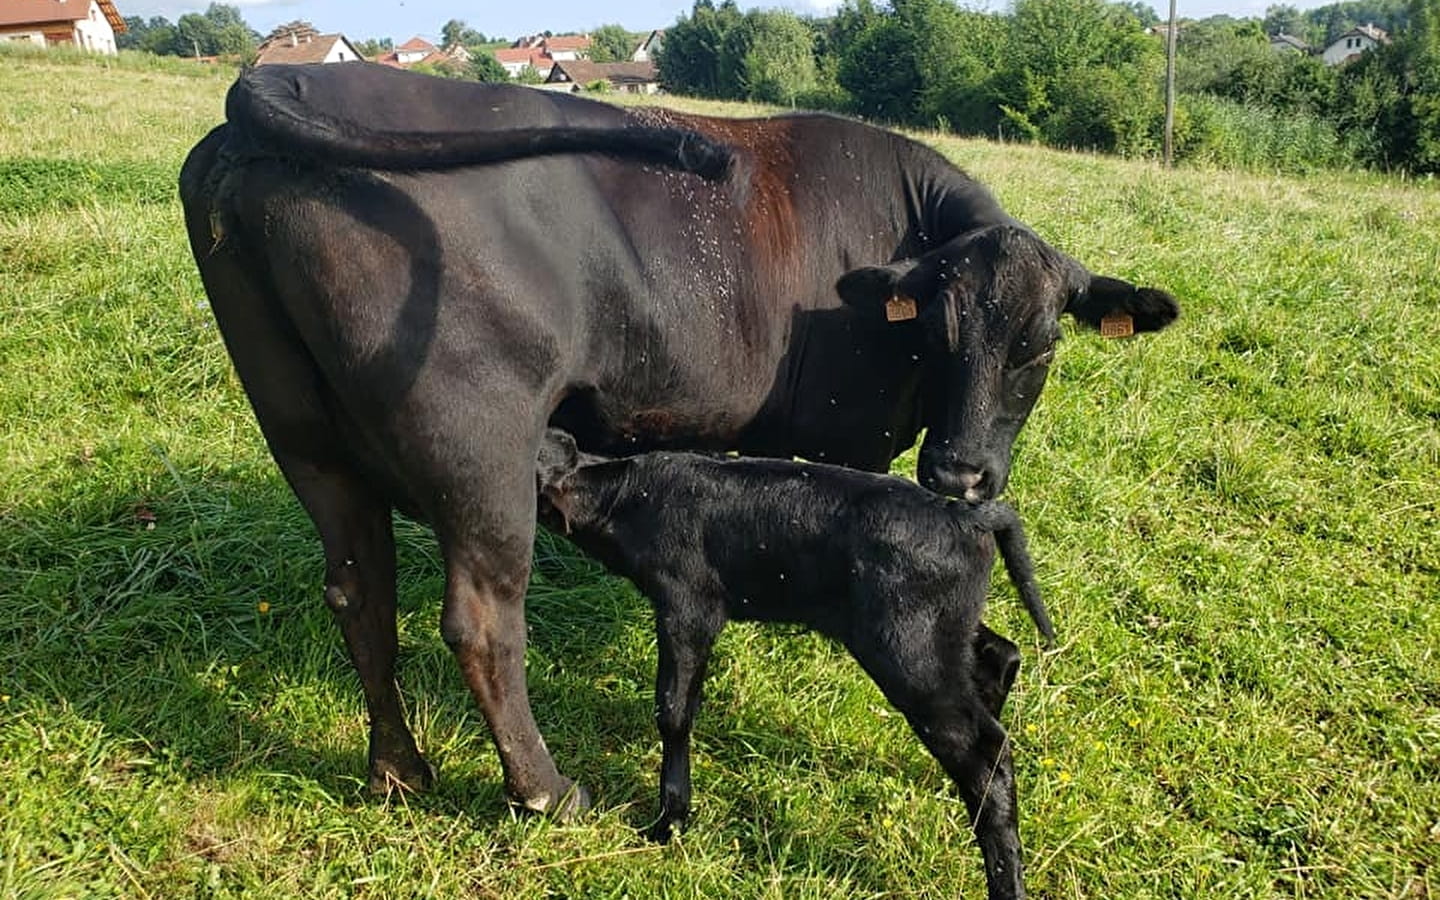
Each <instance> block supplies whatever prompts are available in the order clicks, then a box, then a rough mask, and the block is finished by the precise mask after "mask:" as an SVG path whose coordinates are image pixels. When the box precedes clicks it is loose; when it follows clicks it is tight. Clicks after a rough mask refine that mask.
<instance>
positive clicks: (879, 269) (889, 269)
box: [835, 260, 918, 322]
mask: <svg viewBox="0 0 1440 900" xmlns="http://www.w3.org/2000/svg"><path fill="white" fill-rule="evenodd" d="M915 266H916V263H915V262H914V261H913V260H906V261H904V262H898V263H891V264H890V265H888V266H864V267H862V268H859V269H851V270H850V271H849V272H846V273H845V274H844V275H841V276H840V280H839V281H837V282H835V293H837V294H839V295H840V299H841V300H843V301H845V305H847V306H851V307H854V308H855V309H856V310H858V311H859V312H862V313H866V314H874V315H876V316H884V317H885V318H886V319H888V320H889V321H892V322H895V321H904V320H905V319H913V318H915V316H916V314H917V308H918V304H917V301H916V298H915V297H914V296H912V295H910V294H908V293H907V292H906V291H905V289H904V286H903V285H902V284H901V281H902V280H904V279H905V276H906V275H909V274H910V273H911V272H912V271H913V270H914V269H915Z"/></svg>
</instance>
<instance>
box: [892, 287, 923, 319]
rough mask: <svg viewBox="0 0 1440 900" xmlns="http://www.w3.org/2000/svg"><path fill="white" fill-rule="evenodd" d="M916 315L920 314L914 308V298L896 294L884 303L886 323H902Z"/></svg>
mask: <svg viewBox="0 0 1440 900" xmlns="http://www.w3.org/2000/svg"><path fill="white" fill-rule="evenodd" d="M918 315H920V313H919V312H918V311H917V310H916V308H915V298H914V297H907V296H905V295H904V294H896V295H895V296H893V297H891V298H890V299H889V300H886V301H885V321H887V322H904V321H906V320H907V319H913V318H915V317H916V316H918Z"/></svg>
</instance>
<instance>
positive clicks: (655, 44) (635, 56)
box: [630, 29, 665, 62]
mask: <svg viewBox="0 0 1440 900" xmlns="http://www.w3.org/2000/svg"><path fill="white" fill-rule="evenodd" d="M664 44H665V31H664V29H657V30H655V31H652V32H650V33H649V34H648V35H646V37H645V40H643V41H641V42H640V46H638V47H636V48H635V52H634V53H632V54H630V61H631V62H654V61H655V54H656V53H659V52H660V48H661V47H662V46H664Z"/></svg>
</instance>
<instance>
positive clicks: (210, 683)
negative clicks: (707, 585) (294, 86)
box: [0, 55, 1440, 900]
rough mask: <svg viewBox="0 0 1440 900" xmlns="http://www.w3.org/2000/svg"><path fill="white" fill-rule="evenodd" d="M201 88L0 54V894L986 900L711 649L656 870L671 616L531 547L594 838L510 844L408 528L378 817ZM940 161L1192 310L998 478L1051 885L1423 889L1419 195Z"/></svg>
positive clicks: (1437, 826)
mask: <svg viewBox="0 0 1440 900" xmlns="http://www.w3.org/2000/svg"><path fill="white" fill-rule="evenodd" d="M100 74H103V77H98V76H99V75H100ZM225 86H226V83H225V81H224V80H223V79H205V78H199V79H197V78H193V77H190V76H189V75H188V74H187V75H182V74H179V73H174V72H158V71H136V70H130V69H124V68H116V69H105V70H101V69H97V68H96V67H95V66H94V65H93V64H92V63H90V62H80V63H78V64H72V63H68V62H67V63H65V64H57V62H56V61H55V59H54V58H52V57H46V58H44V59H32V58H30V57H17V56H10V55H0V98H4V100H3V102H0V198H3V203H0V280H3V284H4V285H5V287H6V290H5V293H4V297H3V300H0V311H3V315H0V422H3V423H4V427H3V428H0V458H3V463H0V896H7V897H9V896H15V897H67V896H127V897H144V896H155V897H177V896H205V897H228V896H234V897H240V896H243V897H247V898H249V897H293V896H315V897H328V896H337V897H340V896H344V897H352V896H361V897H365V896H371V897H387V898H389V897H404V896H425V897H433V896H459V895H469V896H480V897H505V898H513V897H545V896H566V897H623V896H629V897H637V898H638V897H705V898H708V897H718V896H726V897H729V896H735V897H766V898H780V897H784V898H787V900H788V898H797V897H798V898H834V897H842V896H843V897H876V898H878V897H901V896H906V897H910V896H913V897H955V896H967V897H972V896H979V895H981V892H982V891H983V878H982V875H981V870H980V865H979V857H978V853H977V852H976V851H975V848H974V847H973V844H972V842H971V840H970V838H969V834H968V824H967V821H966V815H965V812H964V808H963V805H962V804H961V803H959V802H958V800H957V799H955V797H954V796H953V794H952V792H951V790H950V788H949V785H948V784H947V782H946V779H945V778H944V777H943V775H942V774H941V773H940V771H939V770H938V767H937V766H936V765H935V764H934V762H933V760H931V759H930V758H929V757H928V756H927V755H926V754H925V752H924V751H923V749H922V748H921V747H920V746H919V744H918V742H917V741H916V740H915V739H914V738H913V736H912V735H911V734H910V733H909V731H908V729H907V728H906V727H905V725H904V723H903V722H902V721H900V720H899V719H898V717H896V716H895V715H893V714H892V713H891V712H890V711H889V709H888V708H887V706H886V704H885V703H884V701H883V699H882V698H881V697H880V695H879V694H878V692H877V691H876V690H875V689H874V687H873V686H872V685H871V684H870V683H869V682H868V680H866V678H865V677H864V676H863V674H861V673H860V672H859V671H858V669H857V667H856V666H854V665H853V663H851V662H850V661H849V660H848V659H847V658H845V657H844V655H843V654H841V653H839V652H837V651H836V650H835V649H834V648H833V647H831V646H829V645H827V644H826V643H824V642H823V641H820V640H818V639H816V638H814V637H813V636H808V635H796V634H791V633H789V632H787V631H784V630H773V629H768V630H767V629H759V628H746V627H738V626H737V627H735V628H732V629H730V630H728V631H727V632H726V634H725V635H724V637H723V638H722V640H721V642H720V646H719V648H718V652H717V657H716V659H715V662H714V664H713V670H712V671H713V674H712V678H711V681H710V683H709V692H708V696H707V702H706V706H705V708H704V709H703V710H702V713H701V716H700V720H699V722H698V733H697V736H696V741H695V743H696V753H695V755H696V759H695V781H696V791H697V798H696V799H697V821H696V822H695V828H694V830H693V831H692V832H690V833H689V834H687V835H686V836H685V837H684V838H683V839H682V840H680V841H679V842H678V843H677V844H675V845H673V846H670V847H666V848H663V849H662V848H657V847H653V846H651V845H648V844H646V843H645V842H644V841H642V840H640V839H639V838H638V836H637V835H636V828H637V827H639V826H642V825H643V824H645V823H646V822H647V821H648V819H649V817H650V815H651V814H652V812H653V803H654V796H653V795H654V785H655V782H656V778H657V767H658V761H659V746H658V740H657V738H656V736H655V734H654V729H653V723H652V721H651V703H650V683H651V679H652V678H653V670H654V664H655V660H654V649H653V642H652V638H651V623H650V620H649V615H648V612H647V610H646V607H645V604H644V603H643V601H641V600H640V599H639V598H638V597H637V595H636V594H635V593H634V592H633V590H631V589H630V588H629V587H628V586H627V585H625V584H624V583H622V582H619V581H616V580H614V579H611V578H607V577H605V576H604V575H603V574H602V573H601V572H600V571H599V570H598V569H597V568H596V567H595V566H594V565H593V564H591V563H589V562H587V561H586V560H584V559H583V558H581V557H579V556H577V555H576V554H575V553H574V552H573V550H571V549H570V548H569V547H568V546H567V545H565V544H564V543H563V542H561V541H558V540H555V539H551V538H548V537H542V539H541V541H540V542H539V545H538V546H537V551H536V552H537V566H536V574H535V577H534V580H533V583H532V586H531V594H530V599H529V619H530V625H531V644H530V648H529V653H528V657H527V660H528V664H529V671H530V677H531V688H532V693H533V698H534V702H535V706H536V712H537V716H538V718H539V720H540V722H541V723H542V728H543V730H544V732H545V734H546V737H547V739H548V741H549V743H550V746H551V747H552V749H553V750H554V752H555V754H556V756H557V757H558V759H559V760H560V762H561V765H562V766H563V767H564V768H565V769H566V770H567V771H569V772H571V773H574V774H575V775H577V776H578V777H580V778H581V779H582V780H583V781H585V782H586V783H587V784H588V785H589V786H590V787H592V788H593V789H595V791H596V794H597V798H598V806H597V810H596V811H595V812H594V813H593V814H591V815H589V816H587V817H585V818H583V819H582V820H580V821H578V822H576V823H572V824H559V823H555V822H550V821H546V820H543V819H534V818H527V817H521V816H517V815H514V814H512V813H511V812H510V811H509V810H508V809H507V808H506V807H505V805H504V803H503V800H502V797H501V792H500V787H499V769H498V765H497V763H496V761H495V755H494V753H493V750H492V749H491V747H490V745H489V740H488V737H487V736H486V734H485V731H484V725H483V720H482V719H481V717H480V716H479V715H478V714H477V711H476V709H475V707H474V705H473V703H472V702H471V700H470V699H469V696H468V692H467V691H466V689H465V688H464V685H463V684H462V683H461V680H460V678H459V677H458V674H457V673H456V671H455V667H454V665H453V663H452V662H451V660H450V656H449V653H448V651H447V650H446V649H445V647H444V645H443V643H442V642H441V641H440V639H439V636H438V634H437V628H436V622H437V618H438V597H439V594H440V590H441V574H440V568H439V565H438V561H437V559H436V555H435V551H434V548H433V544H432V542H431V541H430V540H429V538H428V536H427V535H426V533H425V532H424V530H423V529H421V528H418V527H416V526H414V525H411V524H409V523H405V522H401V523H400V525H399V528H400V531H399V535H400V544H401V552H400V568H401V576H400V607H401V609H400V633H401V643H402V652H403V661H402V665H401V671H400V681H401V684H402V686H403V688H404V690H405V695H406V698H407V702H408V703H409V715H410V718H411V721H412V722H413V723H414V726H415V729H416V732H417V734H418V736H419V739H420V741H421V743H422V746H423V747H424V748H425V750H426V752H427V753H428V754H429V755H430V757H431V758H432V760H433V761H434V762H436V764H437V766H438V768H439V771H440V776H441V777H440V783H439V785H438V786H437V789H436V790H435V791H434V792H433V793H431V794H430V795H427V796H424V797H411V798H406V797H392V798H390V799H388V800H375V799H372V798H370V797H368V796H366V795H365V793H364V790H363V782H364V774H365V772H364V769H365V730H366V729H365V720H364V712H363V707H362V705H361V703H360V699H359V691H358V688H357V685H356V683H355V679H354V677H353V675H352V674H351V672H350V670H349V666H348V663H347V662H346V660H345V655H344V651H343V648H342V645H341V642H340V639H339V636H338V634H337V633H336V630H335V629H334V627H333V625H332V624H331V622H330V621H329V618H328V613H327V612H326V611H325V609H324V606H323V604H322V603H320V602H319V586H320V575H321V561H320V554H319V550H318V547H317V545H316V542H315V540H314V538H313V535H312V532H311V529H310V526H309V524H308V523H307V522H306V520H305V519H304V517H303V515H302V514H301V513H300V512H299V511H298V509H297V506H296V504H295V502H294V501H293V499H292V498H291V497H290V495H289V493H288V490H287V489H286V487H285V485H284V483H283V482H282V480H281V479H280V477H279V476H278V474H277V472H276V471H275V469H274V467H273V465H272V464H271V462H270V461H269V459H268V457H267V455H266V452H265V449H264V446H263V443H262V441H261V440H260V438H259V435H258V432H257V430H256V428H255V425H254V423H253V420H252V418H251V416H250V412H249V409H248V407H247V405H246V403H245V400H244V397H243V395H242V394H241V392H240V390H239V388H238V385H237V383H236V381H235V379H234V377H233V375H232V374H231V371H230V367H229V364H228V361H227V359H226V357H225V354H224V351H223V348H222V346H221V343H220V340H219V338H218V336H217V334H216V333H215V330H214V328H213V327H211V322H210V316H209V313H208V310H207V309H206V308H205V298H204V294H203V292H202V291H201V288H200V285H199V281H198V278H197V277H196V275H195V272H194V267H193V263H192V261H191V260H190V258H189V251H188V249H187V248H186V246H185V241H184V237H183V232H182V227H181V222H180V215H179V210H178V206H177V204H176V202H175V201H174V199H173V196H171V195H169V194H168V193H167V192H166V191H163V190H161V185H162V182H163V180H164V179H163V178H162V176H163V175H164V174H165V173H167V172H169V173H172V174H173V173H174V172H175V171H176V170H178V167H179V164H180V160H181V159H182V158H183V154H184V152H185V150H186V148H188V146H190V145H191V144H193V143H194V141H195V140H197V139H198V138H199V137H200V136H201V135H203V134H204V133H205V131H206V130H207V129H208V128H210V127H211V126H213V125H214V124H215V123H216V122H218V121H219V119H220V116H221V104H222V97H223V92H224V89H225ZM692 108H703V107H701V106H693V107H692ZM71 109H74V110H77V112H75V113H73V114H72V113H70V112H69V110H71ZM57 111H58V112H59V114H57ZM933 140H934V141H935V142H936V143H937V146H939V148H940V149H941V150H942V152H944V153H946V154H948V155H949V156H950V157H951V158H953V159H955V160H956V161H957V162H959V163H960V164H962V165H964V166H965V167H966V168H967V169H969V170H970V171H972V172H973V173H974V174H975V175H976V176H977V177H980V178H981V179H983V180H985V181H986V182H988V183H989V184H991V185H992V186H993V187H994V188H995V190H996V191H997V193H998V194H999V195H1000V197H1001V198H1002V200H1003V201H1004V202H1005V203H1006V205H1007V207H1008V208H1009V209H1010V210H1011V211H1012V212H1013V213H1014V214H1016V215H1017V216H1018V217H1020V218H1021V219H1023V220H1025V221H1027V222H1029V223H1031V224H1032V225H1033V226H1034V227H1035V228H1036V229H1037V230H1038V231H1039V232H1040V233H1041V234H1042V235H1043V236H1045V237H1046V238H1047V239H1049V240H1051V241H1052V242H1054V243H1055V244H1056V245H1057V246H1059V247H1061V248H1063V249H1065V250H1066V251H1068V252H1070V253H1072V254H1074V255H1075V256H1076V257H1077V258H1079V259H1081V260H1084V261H1085V262H1087V263H1088V264H1089V265H1091V266H1092V267H1093V268H1094V269H1096V270H1097V271H1102V272H1106V273H1109V274H1115V275H1120V276H1125V277H1129V278H1132V279H1136V280H1139V281H1142V282H1146V283H1153V284H1159V285H1163V286H1165V287H1167V288H1169V289H1171V290H1172V291H1174V293H1175V294H1176V295H1177V296H1179V297H1180V299H1181V301H1182V303H1183V304H1184V318H1182V320H1181V321H1180V322H1179V323H1177V325H1176V326H1174V328H1172V329H1171V330H1170V331H1167V332H1165V333H1162V334H1160V335H1155V336H1152V337H1149V338H1147V339H1141V340H1135V341H1133V342H1121V343H1109V342H1104V341H1101V340H1100V339H1099V338H1097V337H1095V336H1093V335H1091V334H1081V333H1077V332H1074V331H1073V330H1071V331H1067V335H1066V338H1067V339H1066V340H1065V342H1064V344H1063V346H1062V347H1061V353H1060V360H1059V363H1058V364H1057V367H1056V369H1055V371H1054V374H1053V376H1052V380H1051V383H1050V385H1049V386H1048V388H1047V389H1046V392H1045V395H1044V396H1043V398H1042V399H1041V401H1040V403H1039V405H1038V407H1037V409H1036V411H1035V414H1034V415H1033V416H1032V418H1031V421H1030V423H1029V425H1027V427H1026V430H1025V431H1024V432H1023V433H1022V435H1021V439H1020V442H1019V445H1018V446H1017V448H1016V462H1015V472H1014V476H1013V481H1012V484H1011V486H1010V489H1009V492H1008V493H1009V496H1010V497H1011V499H1012V500H1013V501H1014V502H1015V503H1016V504H1017V506H1018V507H1019V508H1020V510H1021V512H1022V513H1023V514H1024V515H1025V517H1026V519H1027V522H1028V523H1029V526H1030V530H1031V543H1032V549H1033V550H1034V552H1035V554H1036V557H1037V561H1038V563H1039V569H1040V576H1041V581H1042V586H1043V587H1044V589H1045V591H1046V593H1047V595H1048V598H1049V601H1050V604H1051V608H1052V610H1053V611H1054V613H1055V615H1056V619H1057V624H1058V627H1059V629H1060V632H1061V635H1062V645H1061V647H1060V648H1059V649H1058V650H1056V651H1054V652H1053V653H1049V654H1043V655H1042V654H1041V653H1040V652H1039V650H1038V648H1036V647H1035V646H1034V645H1033V644H1032V643H1031V639H1030V638H1029V637H1028V636H1029V635H1030V634H1031V633H1032V629H1030V628H1029V626H1028V623H1027V622H1026V620H1025V619H1024V616H1023V613H1021V612H1020V611H1019V610H1017V609H1016V607H1017V604H1015V603H1014V602H1013V600H1012V599H1011V594H1010V592H1009V591H1008V589H1007V588H1006V587H1005V586H1004V585H1003V583H1002V582H1001V580H1000V579H1003V576H997V587H996V591H995V599H994V601H993V603H992V609H991V613H990V615H989V619H990V621H991V623H992V624H993V625H994V626H995V627H996V628H997V629H998V630H1000V631H1002V632H1004V633H1008V634H1010V635H1012V636H1014V637H1016V638H1017V639H1020V640H1021V642H1022V644H1023V650H1024V670H1023V672H1022V674H1021V678H1020V683H1019V685H1018V686H1017V689H1016V691H1015V694H1014V695H1013V697H1012V701H1011V705H1010V707H1008V708H1007V710H1006V715H1005V719H1006V722H1007V725H1008V726H1009V728H1010V730H1011V734H1012V738H1013V741H1014V745H1015V753H1016V761H1017V767H1018V778H1019V790H1020V798H1019V799H1020V811H1021V829H1022V837H1023V839H1024V841H1025V845H1026V859H1027V862H1028V867H1029V868H1028V873H1027V874H1028V880H1029V884H1030V886H1031V888H1032V890H1033V892H1034V893H1035V894H1036V895H1037V896H1042V897H1056V898H1059V897H1069V898H1107V900H1111V898H1132V897H1133V898H1172V897H1184V898H1227V900H1228V898H1281V897H1285V898H1332V900H1351V898H1396V900H1402V898H1403V900H1423V898H1427V897H1434V896H1437V895H1440V868H1437V862H1440V754H1437V752H1436V749H1435V748H1436V747H1437V746H1440V660H1437V648H1440V612H1437V608H1436V599H1437V597H1440V549H1437V541H1436V535H1437V533H1440V354H1437V353H1436V352H1435V348H1436V347H1437V346H1440V304H1437V301H1436V295H1435V293H1434V291H1435V288H1434V285H1436V284H1437V283H1440V197H1437V196H1436V194H1435V192H1434V190H1433V189H1431V188H1429V187H1428V186H1425V185H1415V184H1402V183H1396V182H1392V181H1387V180H1384V179H1382V178H1379V177H1375V176H1362V175H1346V174H1323V175H1312V176H1308V177H1303V178H1302V177H1279V176H1273V175H1264V176H1260V175H1246V174H1235V173H1226V172H1207V171H1198V170H1181V171H1179V172H1164V171H1161V170H1159V169H1156V168H1154V167H1152V166H1149V165H1145V164H1138V163H1131V162H1123V161H1117V160H1114V159H1106V158H1102V157H1095V156H1087V155H1080V154H1063V153H1058V152H1054V151H1048V150H1041V149H1036V148H1030V147H1023V146H1022V147H1017V146H1013V145H1005V146H1001V145H996V144H991V143H985V142H979V141H959V140H954V139H948V138H947V139H941V138H933ZM910 462H911V461H909V460H907V461H906V463H905V464H906V465H909V464H910Z"/></svg>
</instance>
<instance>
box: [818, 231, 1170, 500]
mask: <svg viewBox="0 0 1440 900" xmlns="http://www.w3.org/2000/svg"><path fill="white" fill-rule="evenodd" d="M836 290H837V291H838V292H839V294H840V297H841V299H842V300H844V301H845V302H846V303H847V304H849V305H850V306H852V307H854V308H856V309H858V310H859V311H860V312H861V314H862V315H865V316H867V317H873V321H874V322H875V323H876V325H875V327H885V328H910V329H915V330H917V338H918V340H919V341H920V343H921V345H922V346H923V350H922V351H921V352H922V371H923V376H922V379H923V385H922V396H921V401H920V402H921V407H922V410H921V413H922V419H923V424H924V426H925V428H926V435H925V442H924V444H923V445H922V446H921V448H920V464H919V476H920V483H921V484H923V485H924V486H925V487H927V488H929V489H930V490H933V491H937V492H940V493H943V494H949V495H951V496H956V497H963V498H964V499H965V500H967V501H969V502H972V503H978V502H980V501H983V500H986V499H989V498H991V497H994V496H995V495H997V494H998V493H999V492H1000V491H1001V490H1002V489H1003V488H1004V487H1005V482H1006V479H1007V478H1008V477H1009V474H1010V448H1011V445H1012V444H1013V443H1014V441H1015V436H1016V435H1017V434H1019V432H1020V426H1022V425H1023V424H1024V423H1025V419H1026V417H1027V416H1029V415H1030V409H1031V408H1032V407H1033V406H1034V405H1035V400H1036V398H1037V397H1038V396H1039V394H1040V389H1041V387H1043V386H1044V384H1045V376H1046V375H1047V374H1048V373H1049V371H1050V364H1051V362H1052V361H1053V360H1054V358H1055V344H1056V342H1057V341H1058V340H1059V338H1060V323H1059V319H1060V315H1061V314H1062V313H1070V314H1071V315H1072V316H1074V317H1075V319H1076V320H1077V321H1078V322H1080V323H1081V324H1082V325H1086V326H1089V327H1093V328H1100V327H1101V323H1102V321H1104V322H1105V323H1106V326H1107V329H1108V327H1110V326H1112V325H1113V327H1114V328H1116V329H1117V330H1120V331H1121V332H1122V333H1124V332H1128V331H1135V332H1140V331H1158V330H1159V329H1161V328H1164V327H1165V326H1166V325H1169V324H1170V323H1171V322H1172V321H1174V320H1175V317H1176V316H1177V315H1178V314H1179V307H1178V306H1177V305H1176V303H1175V299H1174V298H1173V297H1171V296H1170V295H1169V294H1167V293H1165V292H1164V291H1160V290H1154V289H1151V288H1137V287H1136V286H1135V285H1133V284H1130V283H1129V282H1126V281H1120V280H1119V279H1115V278H1105V277H1102V276H1095V275H1091V274H1090V273H1089V272H1088V271H1086V270H1085V269H1084V267H1082V266H1081V265H1079V264H1078V263H1076V262H1075V261H1074V260H1072V259H1070V258H1069V257H1067V256H1065V255H1064V254H1063V253H1060V252H1059V251H1057V250H1055V249H1054V248H1052V247H1050V246H1049V245H1048V244H1046V243H1045V242H1044V241H1042V240H1040V238H1038V237H1037V236H1036V235H1035V234H1034V233H1033V232H1031V231H1029V230H1028V229H1026V228H1024V227H1023V226H1020V225H1018V224H1005V225H995V226H991V227H988V228H983V229H979V230H976V231H972V232H969V233H967V234H963V235H960V236H959V237H956V238H954V239H952V240H950V241H948V242H946V243H945V244H943V245H941V246H940V247H938V248H936V249H935V250H932V251H930V252H928V253H926V254H925V255H923V256H921V257H918V258H916V259H908V260H902V261H901V262H897V263H893V264H891V265H887V266H871V267H867V268H861V269H856V270H854V271H851V272H848V273H846V274H845V275H844V276H843V277H842V278H841V279H840V281H839V282H838V283H837V284H836Z"/></svg>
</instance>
